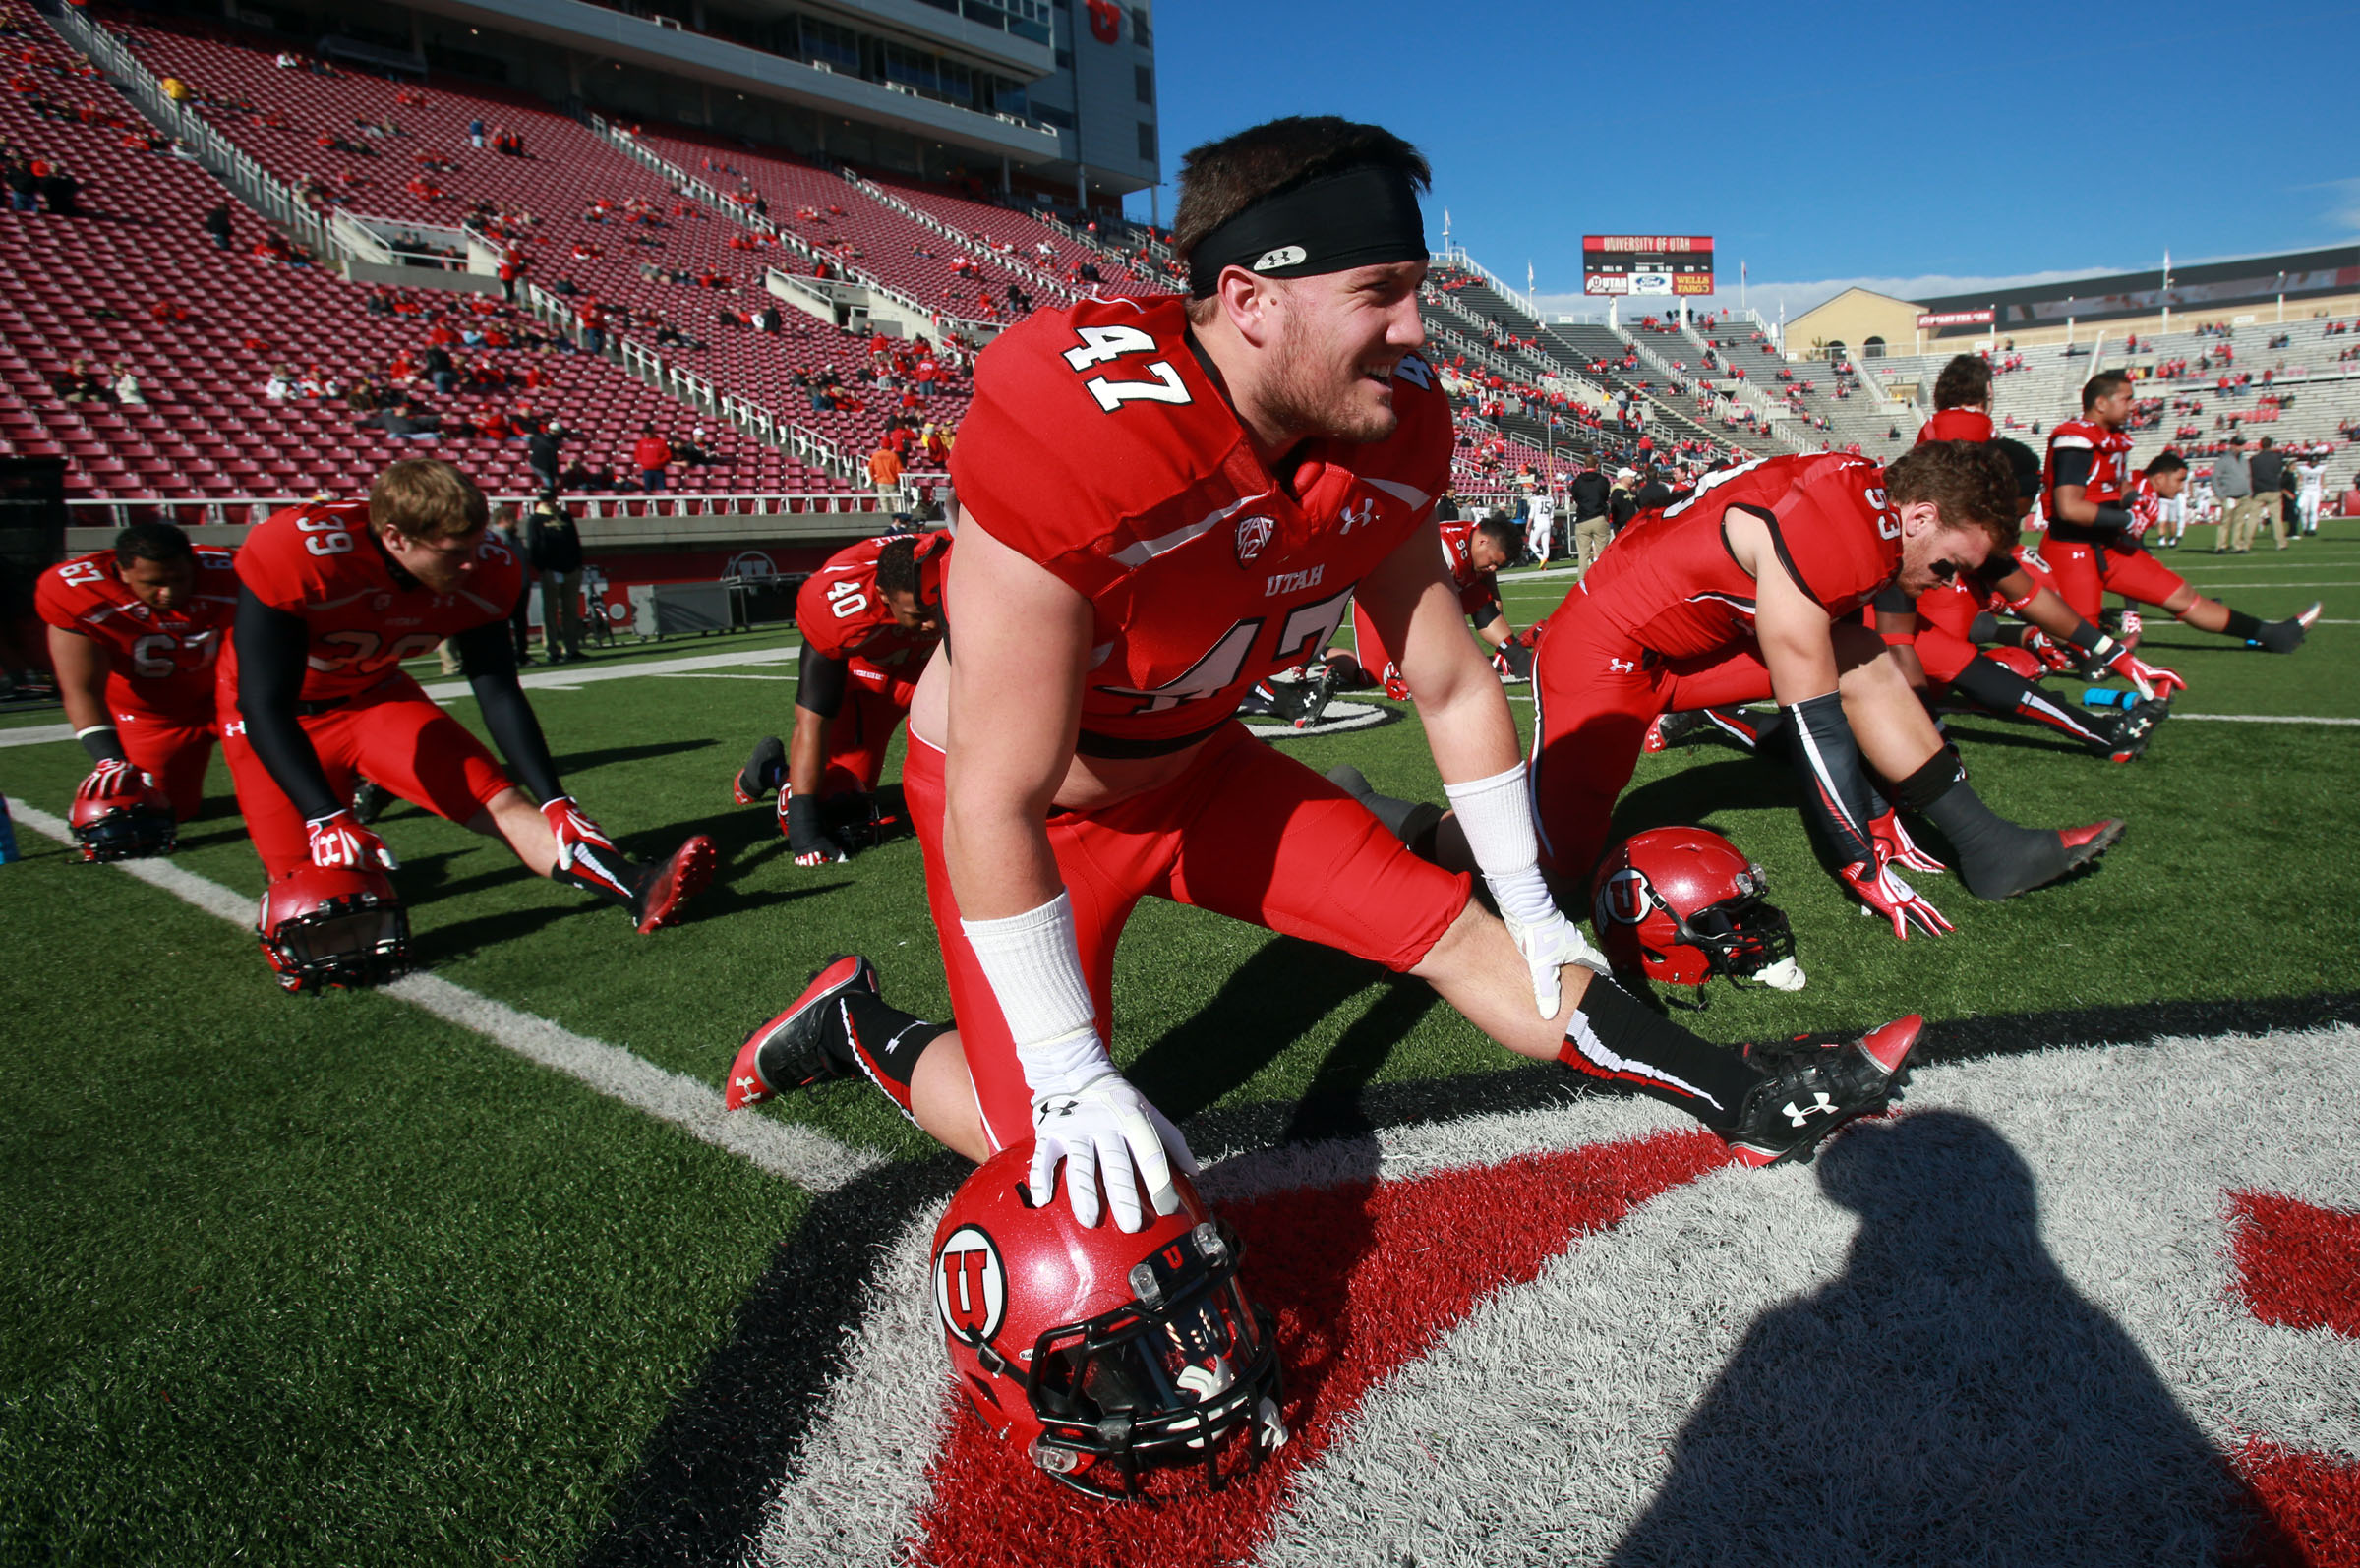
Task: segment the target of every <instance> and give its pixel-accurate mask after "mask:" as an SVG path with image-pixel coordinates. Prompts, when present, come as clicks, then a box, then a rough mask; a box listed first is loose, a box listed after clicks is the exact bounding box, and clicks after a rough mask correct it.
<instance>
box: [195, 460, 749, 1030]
mask: <svg viewBox="0 0 2360 1568" xmlns="http://www.w3.org/2000/svg"><path fill="white" fill-rule="evenodd" d="M489 519H490V513H489V509H488V508H487V507H486V505H485V503H484V496H483V493H482V492H481V491H479V490H477V489H476V487H475V483H474V481H472V480H470V479H468V478H467V476H466V475H464V474H462V473H460V472H459V471H458V470H457V469H455V468H453V467H451V465H449V464H448V463H444V462H439V461H436V460H434V459H431V458H410V459H405V460H404V461H402V462H398V463H394V464H392V465H390V466H389V467H387V468H386V469H385V471H384V472H383V473H382V474H380V475H379V476H378V477H377V483H376V484H375V485H373V486H372V487H371V488H370V492H369V499H368V501H367V502H366V503H363V502H357V501H341V502H310V503H306V504H304V505H301V506H295V507H290V508H289V509H287V510H286V511H283V512H280V513H278V514H277V515H276V516H273V517H271V518H270V519H268V520H267V521H266V522H264V523H262V524H261V525H259V526H258V527H256V528H255V530H254V531H253V532H252V533H251V534H249V535H248V536H247V540H246V544H245V547H244V548H243V549H241V550H240V551H239V552H238V556H237V574H238V581H239V585H240V587H239V593H238V609H237V621H236V631H235V634H234V636H233V637H232V640H231V650H230V657H229V658H227V659H224V660H223V661H222V668H221V716H222V720H223V726H222V734H223V742H222V749H223V752H224V753H225V754H226V755H227V757H228V759H229V766H230V774H231V777H232V778H234V779H235V780H236V781H237V786H238V804H239V806H240V807H241V808H242V809H243V810H244V811H245V813H246V825H247V830H248V831H249V832H250V833H251V834H252V835H253V837H254V846H255V849H256V851H257V852H258V853H260V854H261V856H262V858H263V867H264V869H265V870H266V872H267V873H268V874H269V878H270V885H271V889H272V893H271V895H270V896H269V897H267V898H266V900H265V904H264V910H265V918H264V926H263V931H262V938H263V949H264V953H265V955H266V957H268V958H270V960H271V963H272V965H273V966H274V967H275V968H277V969H278V971H279V976H280V983H281V984H282V985H284V986H285V987H286V988H287V989H288V990H291V991H292V990H302V989H307V988H313V987H317V986H319V985H323V984H328V985H337V984H355V985H369V984H375V983H377V982H379V981H380V980H382V979H383V978H385V977H386V976H385V974H384V973H383V965H382V964H379V963H377V962H374V961H360V960H358V959H357V958H356V959H354V960H353V961H349V962H339V961H335V959H334V957H333V955H332V954H331V955H328V956H327V957H325V958H323V957H322V956H321V955H319V954H316V953H311V952H310V951H309V950H308V944H301V943H298V942H296V941H295V939H294V937H293V935H292V934H291V933H290V932H289V930H288V929H287V928H286V920H290V919H293V918H294V917H295V916H294V914H292V913H288V914H286V916H285V919H282V918H280V914H281V913H284V912H285V911H288V910H290V909H292V910H296V911H298V912H300V911H308V910H314V909H316V908H317V907H318V904H319V900H327V901H329V902H334V901H336V900H344V899H349V898H352V897H355V896H357V895H358V894H359V893H362V892H366V893H367V894H368V896H369V897H370V898H371V899H373V900H379V901H380V902H381V903H382V900H383V898H385V897H387V896H389V892H390V890H389V888H386V889H381V888H379V887H378V886H377V885H376V883H374V882H369V883H368V885H367V886H366V888H356V887H346V886H342V885H340V884H339V885H337V886H332V887H325V886H316V885H315V884H317V883H319V882H320V881H321V879H318V878H310V877H305V878H303V879H302V880H301V881H299V882H298V883H297V884H296V886H295V887H293V888H282V884H285V883H287V882H288V879H290V878H293V877H297V875H298V874H299V873H303V872H305V871H306V870H307V868H308V869H313V870H318V871H326V872H355V871H362V870H366V869H368V868H372V867H375V866H379V865H382V866H384V867H387V868H390V867H391V866H392V865H393V864H394V861H393V857H392V855H391V854H390V853H389V852H388V851H387V850H386V849H385V846H384V843H383V841H381V840H380V839H379V838H378V836H377V835H376V833H374V832H373V831H371V830H370V829H369V828H367V827H365V826H363V825H362V823H361V822H360V821H359V820H358V819H357V818H356V817H355V816H354V815H353V812H352V809H351V807H350V806H349V805H348V804H347V803H346V802H347V801H348V800H349V799H350V797H351V794H352V790H353V784H354V780H355V779H356V778H357V777H359V776H361V775H366V776H367V777H368V778H370V779H371V780H374V781H375V782H376V783H378V784H383V786H384V787H385V788H386V789H388V790H389V791H391V792H392V793H394V794H396V795H399V796H400V797H401V798H403V799H404V800H408V801H410V802H412V803H413V804H416V805H420V806H423V807H425V808H426V809H427V810H429V811H432V812H434V813H435V814H436V815H438V816H442V817H446V818H448V819H449V820H450V821H452V822H458V823H464V824H465V825H466V826H467V827H469V828H471V829H473V830H474V831H475V832H477V833H481V834H484V835H486V836H488V837H491V838H497V839H500V840H501V841H502V842H505V843H506V844H507V846H508V847H509V848H510V849H511V850H513V851H514V852H515V855H516V858H517V859H519V860H521V861H523V862H524V863H525V865H527V866H528V867H530V868H531V869H532V870H533V871H535V872H537V873H539V874H540V875H542V876H546V877H549V878H551V879H552V880H553V881H559V882H565V883H570V884H571V885H573V886H574V887H577V888H582V889H585V890H586V891H588V892H591V893H594V894H597V895H598V896H599V897H601V898H604V899H606V900H610V901H612V902H614V903H616V904H619V905H620V906H622V907H623V908H625V909H627V910H629V911H630V914H631V918H632V920H633V921H634V923H636V924H637V926H638V928H639V929H640V930H641V931H653V930H655V929H656V928H657V927H658V926H661V925H666V924H669V923H670V922H671V921H672V920H673V919H674V918H675V916H676V915H677V914H678V912H679V907H680V905H681V904H682V903H683V902H684V901H685V900H688V899H689V898H691V897H693V896H694V895H695V894H696V893H697V892H698V890H700V889H701V888H703V887H704V885H705V883H706V881H707V880H708V879H709V878H710V877H711V876H712V873H713V843H712V841H711V840H709V839H706V838H704V837H703V836H701V835H700V836H698V837H696V838H692V839H690V840H688V841H687V842H685V843H682V844H681V845H680V846H679V848H678V849H676V850H674V851H673V852H672V854H671V855H669V856H668V857H666V859H665V860H664V861H663V863H662V864H660V865H656V866H639V865H634V864H632V863H631V862H630V861H629V860H627V859H625V858H624V857H623V855H622V853H621V851H619V849H617V848H616V847H615V844H614V842H612V841H611V840H609V839H608V838H607V836H606V834H605V833H604V832H602V831H601V830H600V829H599V827H598V825H597V824H596V823H594V822H592V821H591V820H590V818H588V817H587V816H585V815H583V813H582V812H581V811H580V810H579V809H578V808H577V807H576V806H575V805H574V803H573V800H572V798H571V797H570V796H569V795H567V794H566V792H565V788H564V785H563V784H560V783H559V781H558V770H557V765H556V763H555V762H553V761H552V760H551V758H550V754H549V745H548V742H547V741H545V740H544V739H543V738H542V735H541V724H540V721H539V720H538V719H536V718H535V717H534V715H533V709H532V705H531V704H530V703H529V702H527V701H526V700H525V695H524V689H523V687H522V686H521V685H519V684H518V682H517V679H516V661H515V650H514V648H513V646H512V644H511V642H510V640H509V635H508V624H507V621H508V611H509V610H510V608H511V607H513V606H514V604H515V602H516V595H517V592H518V590H519V588H520V586H521V584H522V581H523V570H524V568H523V565H522V563H521V562H519V561H518V560H517V558H516V556H515V555H514V554H513V553H512V552H509V551H508V550H507V549H505V548H504V547H502V546H501V544H500V543H498V542H497V541H495V540H492V539H488V538H486V537H485V525H486V523H487V522H488V521H489ZM444 638H449V639H450V640H451V642H452V644H453V646H455V647H456V648H457V649H458V651H459V656H460V659H461V661H462V664H463V668H465V669H466V672H467V679H468V683H469V685H470V686H472V687H473V688H474V691H475V698H476V701H477V703H478V704H479V705H481V707H482V709H483V714H484V723H485V725H486V726H488V727H489V728H490V729H491V731H492V735H493V738H494V739H495V740H497V741H498V742H499V743H500V749H501V751H502V752H504V753H505V754H506V756H507V759H508V763H509V765H510V766H511V767H513V768H514V769H515V770H516V773H517V775H518V776H519V777H520V778H521V779H522V780H523V781H524V783H525V784H526V786H527V787H529V788H530V789H531V790H532V791H533V793H534V794H535V795H537V796H539V797H540V802H541V803H540V804H539V805H538V806H536V805H535V804H534V803H533V802H532V801H531V800H528V799H527V798H526V797H525V794H524V791H523V790H521V789H518V788H517V787H516V786H515V785H514V784H510V783H509V782H508V779H507V776H506V775H505V774H503V773H502V772H501V768H500V764H499V763H497V762H496V761H494V760H493V757H492V754H491V753H490V752H489V751H487V750H486V749H485V748H484V745H483V743H482V742H481V741H479V740H477V739H476V738H475V736H474V735H472V734H470V733H469V732H468V731H467V729H466V728H465V727H464V726H461V725H460V724H459V722H458V721H457V720H455V719H453V718H451V717H450V716H449V715H448V714H445V713H444V712H442V709H440V708H438V707H437V706H436V705H435V704H434V702H433V701H432V700H431V699H430V698H428V696H427V695H426V692H425V691H424V689H423V688H421V687H420V686H419V684H418V682H417V681H416V680H414V679H412V678H411V677H410V676H409V675H407V674H405V673H403V671H402V669H401V662H402V661H403V660H404V659H408V658H413V657H415V656H417V655H419V654H423V653H426V652H428V651H430V650H431V649H433V648H434V646H435V645H436V644H437V643H438V642H440V641H442V639H444ZM331 880H332V879H331Z"/></svg>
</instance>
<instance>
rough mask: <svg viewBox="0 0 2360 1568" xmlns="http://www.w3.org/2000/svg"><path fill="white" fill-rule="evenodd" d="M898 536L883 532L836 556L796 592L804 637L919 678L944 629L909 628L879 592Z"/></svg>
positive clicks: (843, 655)
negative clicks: (880, 567)
mask: <svg viewBox="0 0 2360 1568" xmlns="http://www.w3.org/2000/svg"><path fill="white" fill-rule="evenodd" d="M896 537H897V536H895V535H892V534H880V535H879V536H877V537H876V538H875V539H864V540H862V541H860V543H858V544H857V545H848V546H846V547H845V548H844V549H842V550H840V551H838V552H836V553H835V554H833V555H830V556H829V557H828V561H827V564H826V565H824V566H822V567H820V569H819V570H817V571H815V572H813V573H812V574H811V575H810V576H808V577H806V578H804V579H803V586H802V587H801V588H799V589H797V591H796V596H795V625H796V629H797V631H799V632H801V633H802V634H803V641H805V642H807V643H809V644H810V645H811V646H812V648H813V649H814V650H816V651H817V652H819V653H823V654H825V655H827V656H828V657H829V658H830V659H835V660H841V661H847V662H849V661H852V660H858V661H859V662H860V663H862V664H866V665H874V666H876V667H877V668H879V669H882V670H885V671H887V672H889V673H891V674H893V675H895V676H897V677H899V678H900V679H903V680H915V679H916V678H917V676H918V671H919V670H921V669H923V668H925V666H926V661H927V660H928V659H930V658H932V657H933V654H934V647H935V645H936V644H937V643H939V642H941V641H942V633H941V632H939V631H912V630H909V629H907V628H905V627H904V626H903V625H902V624H901V623H900V622H899V621H896V620H895V619H894V618H893V607H892V606H890V605H888V604H886V603H885V596H884V595H883V594H881V593H879V592H878V591H877V557H878V556H879V555H882V554H883V553H884V552H885V547H886V546H887V545H890V544H892V543H893V541H894V539H895V538H896Z"/></svg>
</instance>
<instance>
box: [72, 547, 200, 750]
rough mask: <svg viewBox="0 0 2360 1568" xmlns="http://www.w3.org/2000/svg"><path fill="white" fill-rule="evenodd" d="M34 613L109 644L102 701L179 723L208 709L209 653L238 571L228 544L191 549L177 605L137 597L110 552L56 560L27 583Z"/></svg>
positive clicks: (194, 721)
mask: <svg viewBox="0 0 2360 1568" xmlns="http://www.w3.org/2000/svg"><path fill="white" fill-rule="evenodd" d="M33 607H34V609H35V610H38V611H39V612H40V617H41V619H42V620H43V621H45V622H47V623H48V624H49V625H52V626H55V627H56V628H57V629H58V630H60V631H70V632H78V633H80V634H81V635H83V636H85V637H88V638H89V639H90V640H91V641H93V642H96V643H98V644H101V645H102V646H103V647H104V648H105V649H106V652H107V677H106V705H107V707H108V709H110V710H112V711H117V712H128V713H133V714H140V715H145V716H148V717H152V718H158V719H177V720H180V721H182V722H183V723H192V724H205V723H209V722H210V721H211V719H212V716H213V661H214V660H215V659H217V658H219V657H220V654H221V645H222V644H223V643H224V642H227V641H228V640H229V623H230V619H231V617H232V616H233V615H234V614H235V613H236V611H237V608H238V576H237V571H236V568H235V567H234V566H232V565H231V563H230V553H229V552H228V551H226V550H212V549H201V550H199V551H198V552H197V586H196V589H195V591H194V592H192V593H191V594H190V595H189V597H188V598H187V599H186V600H185V601H183V602H182V603H181V604H180V605H178V606H176V607H175V608H173V609H171V610H156V609H154V608H152V607H150V606H148V605H145V604H142V603H141V602H140V599H139V596H138V595H136V594H134V593H133V592H132V591H131V590H130V589H129V588H127V587H125V586H124V584H123V579H122V577H121V575H119V574H118V573H117V572H116V570H115V554H114V552H113V551H111V550H102V551H99V552H96V553H94V554H89V555H81V556H77V557H76V558H75V559H73V560H69V561H62V562H60V563H59V564H57V565H55V566H52V567H50V568H49V569H48V570H47V571H45V572H43V573H41V579H40V583H39V585H38V586H37V587H36V588H35V589H34V590H33Z"/></svg>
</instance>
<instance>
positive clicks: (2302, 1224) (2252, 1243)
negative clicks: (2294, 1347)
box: [2229, 1192, 2360, 1339]
mask: <svg viewBox="0 0 2360 1568" xmlns="http://www.w3.org/2000/svg"><path fill="white" fill-rule="evenodd" d="M2229 1236H2230V1242H2231V1247H2232V1249H2233V1251H2234V1252H2235V1255H2236V1258H2237V1289H2238V1291H2239V1293H2240V1294H2242V1295H2243V1296H2244V1297H2245V1301H2246V1305H2247V1306H2248V1307H2251V1308H2252V1309H2253V1313H2254V1315H2255V1316H2256V1317H2258V1318H2260V1319H2261V1320H2262V1321H2263V1322H2265V1323H2276V1324H2279V1325H2280V1326H2282V1327H2285V1328H2326V1329H2331V1330H2333V1331H2334V1332H2335V1333H2338V1334H2341V1335H2343V1336H2344V1337H2345V1338H2347V1339H2356V1338H2360V1299H2355V1298H2354V1296H2353V1294H2352V1282H2353V1281H2354V1280H2360V1214H2354V1213H2349V1212H2346V1211H2344V1210H2342V1209H2331V1208H2321V1207H2319V1206H2318V1205H2317V1204H2313V1203H2305V1202H2302V1201H2301V1200H2299V1199H2296V1198H2291V1197H2280V1196H2278V1195H2277V1194H2276V1193H2274V1192H2232V1193H2230V1194H2229Z"/></svg>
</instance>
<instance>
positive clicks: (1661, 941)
mask: <svg viewBox="0 0 2360 1568" xmlns="http://www.w3.org/2000/svg"><path fill="white" fill-rule="evenodd" d="M1592 918H1593V923H1594V924H1595V925H1596V927H1597V930H1598V937H1599V941H1600V942H1601V944H1602V945H1603V946H1604V947H1605V948H1606V952H1607V957H1608V958H1610V959H1611V960H1612V961H1613V963H1614V966H1615V969H1616V971H1617V972H1618V973H1620V974H1623V975H1624V976H1625V977H1626V978H1627V977H1630V976H1633V975H1644V976H1645V977H1646V978H1647V979H1650V980H1656V981H1661V982H1663V983H1665V984H1669V985H1684V986H1699V987H1700V986H1702V985H1703V984H1704V983H1705V982H1706V981H1708V980H1710V979H1711V978H1712V977H1713V976H1715V975H1720V976H1721V977H1723V978H1724V979H1726V980H1728V981H1729V982H1730V983H1731V984H1733V985H1743V984H1744V983H1745V982H1746V981H1748V980H1750V979H1751V978H1753V977H1754V976H1755V975H1758V974H1760V973H1761V972H1762V970H1764V969H1766V968H1768V967H1769V966H1770V965H1772V964H1774V963H1778V962H1781V961H1783V960H1786V959H1789V958H1794V956H1795V932H1794V929H1793V927H1791V926H1790V925H1789V924H1788V923H1787V917H1786V914H1785V912H1784V911H1783V910H1781V909H1779V908H1778V907H1776V906H1775V905H1773V904H1772V903H1771V902H1770V901H1769V880H1768V878H1766V877H1765V876H1764V875H1763V873H1762V868H1761V867H1760V866H1758V865H1756V864H1754V863H1753V862H1752V861H1750V860H1748V859H1746V858H1745V857H1744V855H1743V854H1742V853H1741V852H1740V851H1739V849H1738V847H1737V845H1735V844H1733V843H1731V842H1729V841H1728V840H1727V839H1724V838H1722V837H1721V836H1720V835H1719V834H1717V833H1710V832H1707V831H1706V830H1704V829H1701V828H1653V829H1649V830H1648V831H1647V832H1645V833H1639V834H1634V835H1632V836H1631V837H1630V839H1628V840H1627V841H1625V842H1623V844H1622V845H1620V846H1619V847H1618V848H1616V849H1615V850H1614V851H1613V852H1612V853H1610V854H1609V855H1608V857H1607V860H1606V862H1605V864H1604V865H1602V866H1601V867H1600V868H1599V875H1598V883H1597V892H1596V897H1595V898H1594V900H1592Z"/></svg>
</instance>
